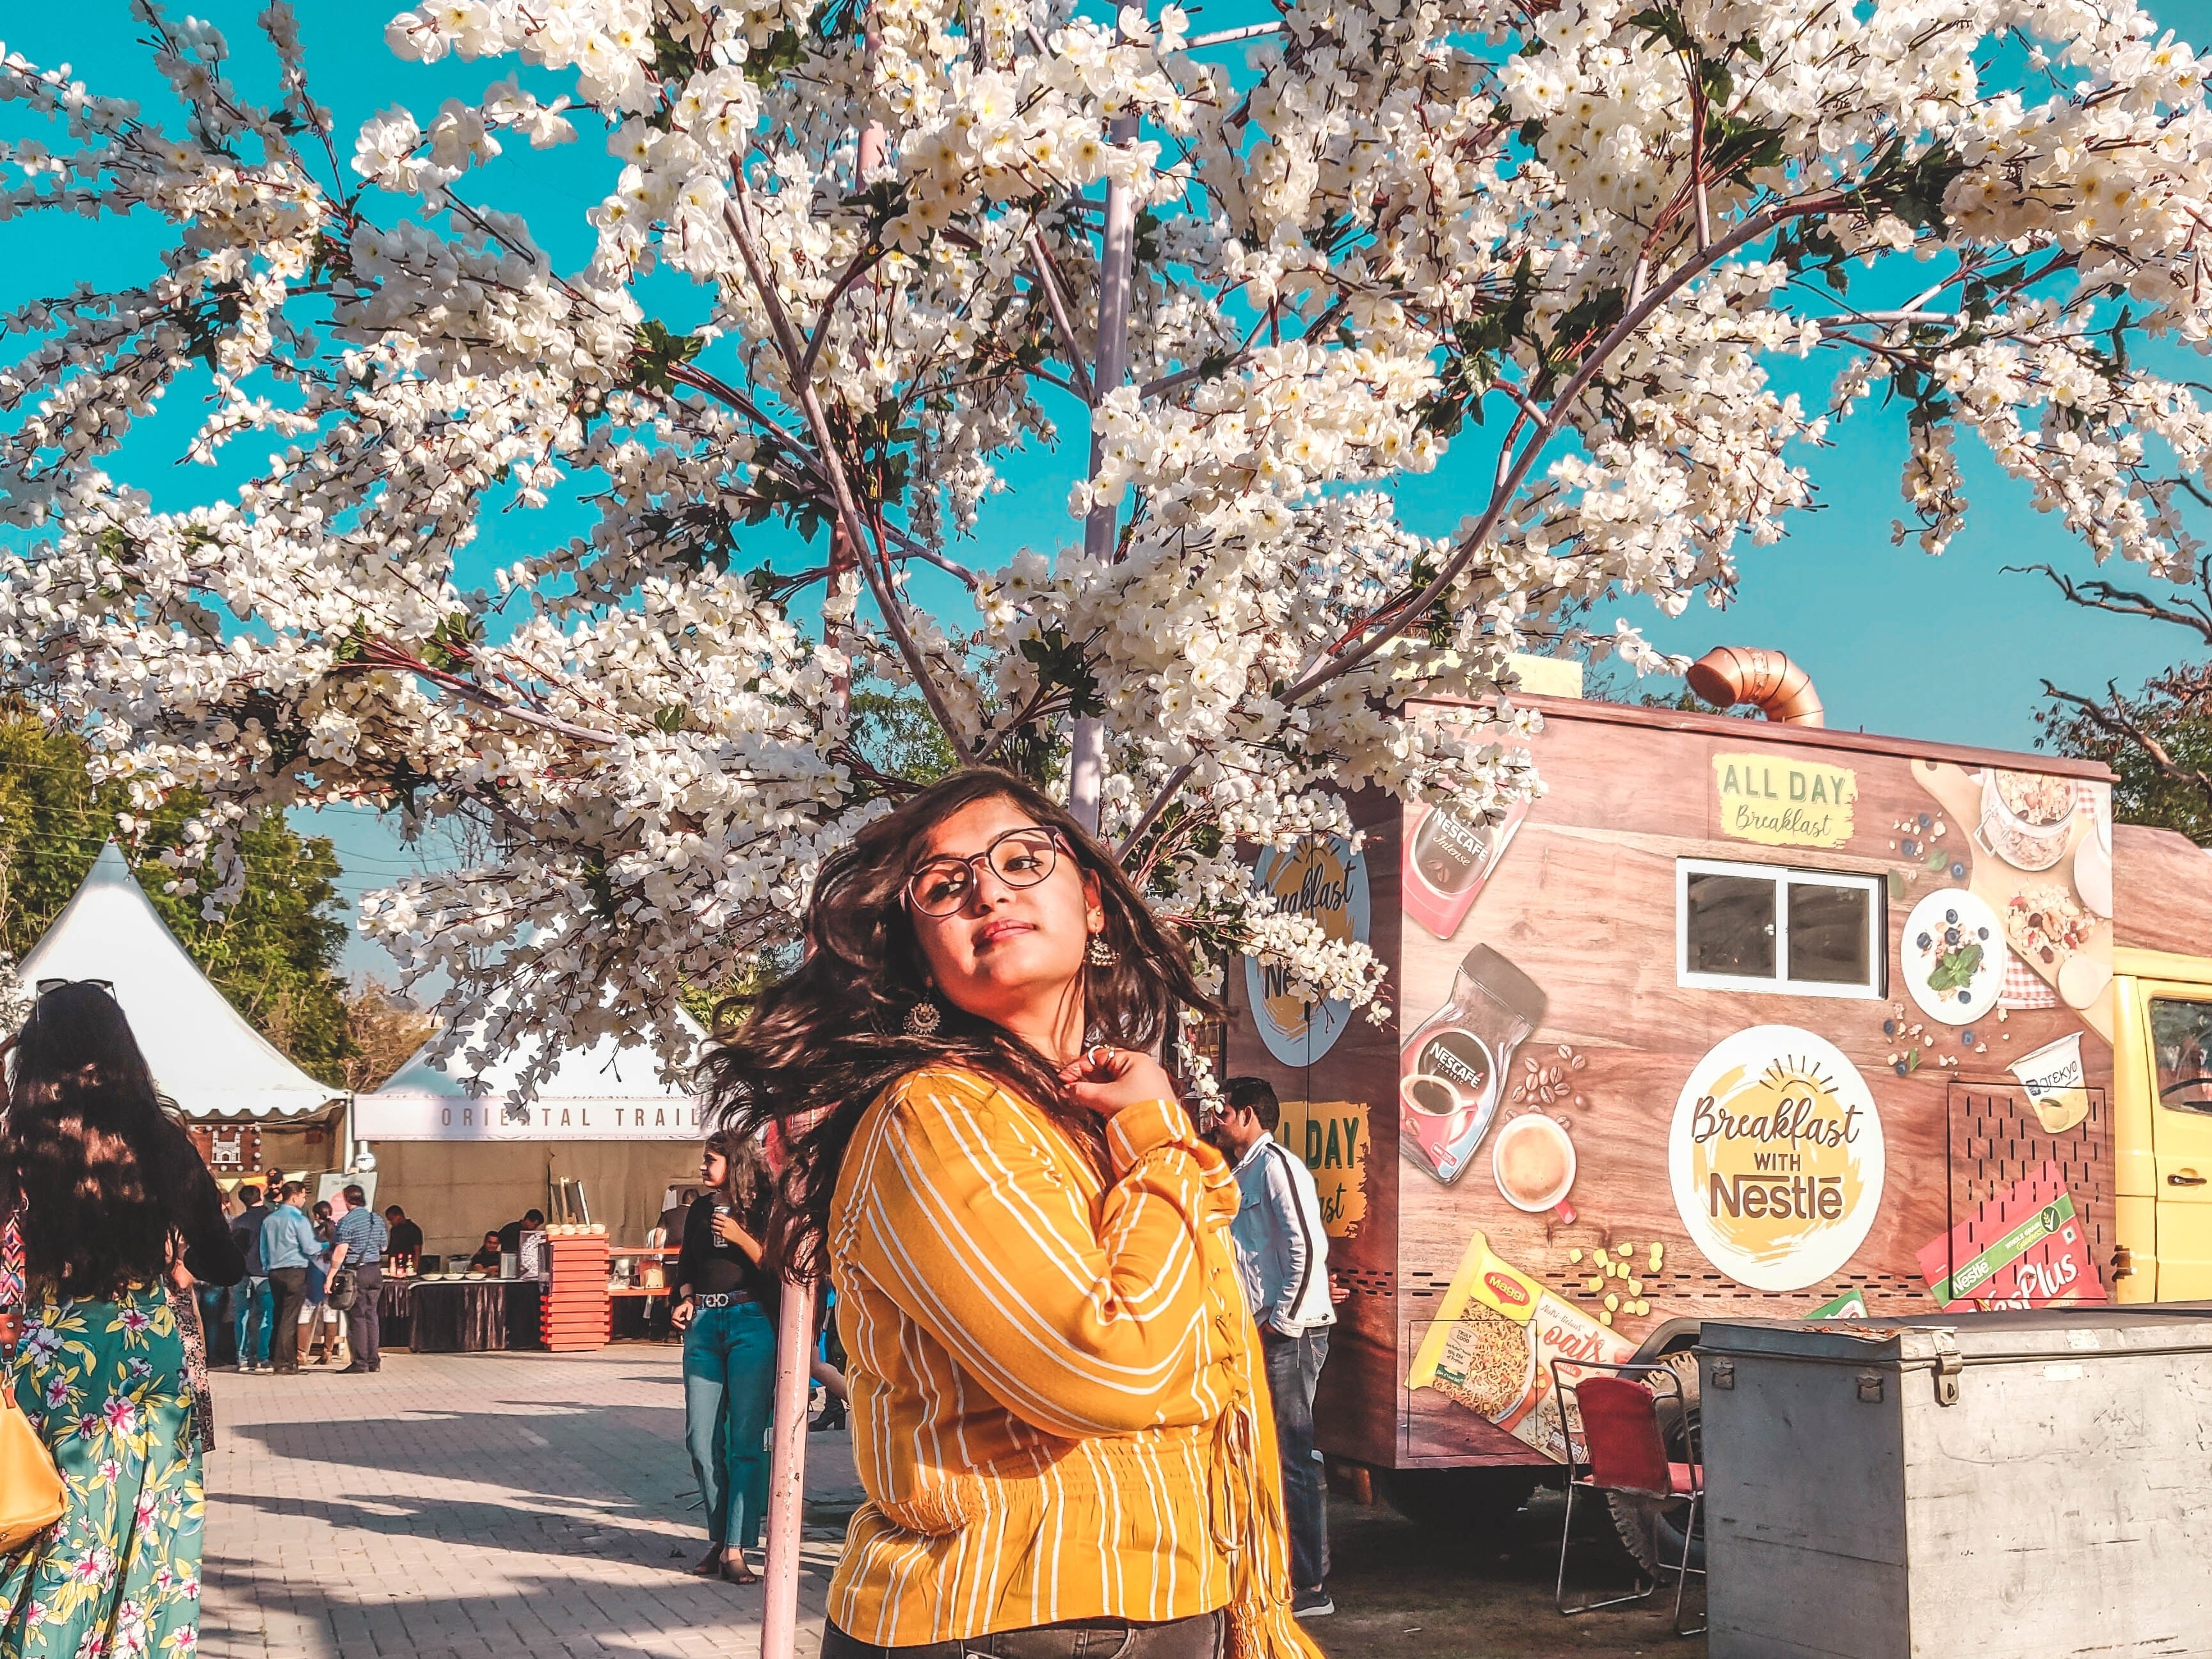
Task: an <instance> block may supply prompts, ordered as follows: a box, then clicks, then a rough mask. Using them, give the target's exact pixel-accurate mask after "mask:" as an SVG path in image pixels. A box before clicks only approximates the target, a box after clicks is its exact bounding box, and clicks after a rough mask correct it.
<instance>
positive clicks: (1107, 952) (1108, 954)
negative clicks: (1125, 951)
mask: <svg viewBox="0 0 2212 1659" xmlns="http://www.w3.org/2000/svg"><path fill="white" fill-rule="evenodd" d="M1083 959H1084V960H1085V962H1087V963H1090V964H1091V966H1092V967H1093V968H1111V967H1112V966H1113V965H1114V964H1115V963H1117V962H1119V961H1121V952H1120V951H1117V950H1115V948H1114V947H1113V946H1112V945H1109V944H1108V943H1107V942H1106V928H1105V924H1104V920H1103V918H1102V919H1101V921H1100V924H1099V928H1098V931H1097V933H1093V934H1092V935H1091V945H1090V948H1089V949H1088V950H1086V951H1084V953H1083Z"/></svg>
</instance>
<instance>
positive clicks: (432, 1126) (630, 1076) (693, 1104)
mask: <svg viewBox="0 0 2212 1659" xmlns="http://www.w3.org/2000/svg"><path fill="white" fill-rule="evenodd" d="M678 1019H679V1021H680V1024H681V1029H682V1032H683V1035H684V1037H685V1038H686V1039H688V1041H689V1042H690V1043H691V1044H692V1045H693V1046H694V1048H696V1046H697V1045H698V1044H700V1043H702V1042H705V1041H706V1036H707V1034H706V1032H705V1031H703V1030H701V1029H700V1026H699V1024H698V1022H697V1021H696V1020H693V1019H691V1018H688V1017H686V1016H683V1015H678ZM476 1036H477V1034H476V1033H475V1032H473V1031H472V1032H471V1033H469V1034H468V1036H465V1037H464V1038H463V1039H462V1041H461V1043H460V1046H459V1048H456V1049H455V1050H454V1052H453V1054H450V1055H449V1056H447V1058H446V1059H445V1060H434V1059H432V1058H431V1051H432V1049H433V1048H435V1046H436V1045H435V1042H433V1043H428V1044H425V1045H424V1046H423V1047H422V1048H421V1049H420V1050H418V1051H417V1052H416V1055H415V1057H414V1058H413V1059H412V1060H409V1061H408V1062H407V1063H406V1064H405V1065H404V1066H401V1067H400V1068H399V1069H398V1071H397V1072H395V1073H392V1077H391V1079H389V1080H388V1081H387V1082H386V1084H385V1085H384V1086H383V1087H382V1088H380V1089H379V1090H378V1091H376V1092H375V1093H374V1094H367V1095H357V1096H356V1097H355V1098H354V1108H353V1109H354V1133H355V1135H356V1137H357V1138H358V1139H362V1140H368V1141H377V1140H696V1139H698V1138H699V1136H700V1135H701V1133H702V1128H701V1123H700V1106H699V1103H698V1101H697V1100H696V1099H695V1098H694V1097H693V1096H692V1095H691V1093H690V1091H688V1090H686V1089H684V1088H683V1087H681V1086H678V1085H671V1084H668V1083H665V1082H663V1081H662V1080H661V1076H660V1064H659V1057H658V1056H657V1054H655V1053H654V1051H653V1048H650V1047H645V1046H632V1047H630V1048H623V1047H622V1046H621V1045H620V1043H619V1042H618V1041H617V1039H616V1038H615V1037H613V1036H603V1037H600V1038H599V1040H598V1041H597V1042H593V1043H592V1044H591V1045H590V1046H589V1047H588V1048H569V1049H566V1050H564V1051H562V1054H561V1055H560V1057H559V1059H558V1060H556V1062H555V1064H554V1066H553V1072H552V1075H551V1076H550V1077H548V1078H547V1079H545V1080H544V1082H543V1083H541V1084H540V1085H538V1090H537V1091H536V1093H535V1094H534V1095H532V1097H530V1098H529V1099H528V1100H525V1099H524V1098H523V1096H522V1091H521V1080H522V1074H523V1073H524V1071H525V1070H526V1068H527V1067H528V1066H529V1065H530V1063H531V1061H532V1060H533V1059H535V1058H536V1056H537V1054H538V1044H539V1042H541V1041H542V1039H538V1038H526V1039H524V1041H523V1042H522V1043H521V1044H520V1045H519V1046H518V1047H517V1048H515V1049H514V1050H513V1051H512V1052H510V1053H509V1054H507V1055H505V1056H504V1057H502V1058H501V1059H499V1060H495V1061H493V1062H492V1063H490V1064H489V1065H486V1066H480V1067H479V1066H472V1065H471V1063H470V1060H469V1053H470V1050H471V1048H474V1047H475V1046H476Z"/></svg>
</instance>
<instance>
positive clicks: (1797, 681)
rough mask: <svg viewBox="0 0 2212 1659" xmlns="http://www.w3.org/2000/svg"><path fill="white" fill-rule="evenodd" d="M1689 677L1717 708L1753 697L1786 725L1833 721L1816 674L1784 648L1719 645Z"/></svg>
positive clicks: (1772, 717) (1701, 696) (1768, 715)
mask: <svg viewBox="0 0 2212 1659" xmlns="http://www.w3.org/2000/svg"><path fill="white" fill-rule="evenodd" d="M1683 678H1686V679H1687V680H1688V681H1689V683H1690V690H1692V691H1694V692H1696V693H1697V694H1698V696H1699V699H1700V700H1701V701H1703V702H1709V703H1711V704H1712V705H1713V706H1714V707H1715V708H1729V707H1731V706H1732V705H1734V704H1735V703H1739V702H1747V703H1753V704H1755V705H1756V706H1757V707H1758V708H1759V711H1760V712H1761V713H1762V714H1765V716H1766V718H1767V719H1769V720H1777V721H1779V722H1780V723H1781V724H1783V725H1784V726H1826V724H1827V719H1826V715H1824V714H1822V713H1821V710H1820V693H1819V692H1817V691H1815V690H1814V689H1813V678H1812V676H1811V675H1809V674H1808V673H1807V672H1806V671H1804V670H1803V669H1802V668H1800V667H1799V666H1798V665H1796V663H1794V662H1792V661H1790V659H1789V658H1787V657H1785V656H1784V655H1783V654H1782V653H1780V652H1779V651H1761V650H1759V649H1757V648H1756V647H1752V646H1747V645H1722V646H1716V647H1714V648H1713V649H1712V650H1711V651H1708V652H1706V653H1705V655H1704V656H1702V657H1700V658H1699V659H1697V661H1695V662H1693V663H1692V664H1691V665H1690V670H1689V672H1688V673H1687V674H1686V675H1685V676H1684V677H1683Z"/></svg>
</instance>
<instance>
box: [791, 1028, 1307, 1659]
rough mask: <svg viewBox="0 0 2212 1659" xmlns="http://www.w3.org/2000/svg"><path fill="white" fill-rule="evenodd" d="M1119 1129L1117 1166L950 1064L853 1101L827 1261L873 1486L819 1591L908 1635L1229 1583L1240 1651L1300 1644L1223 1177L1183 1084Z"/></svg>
mask: <svg viewBox="0 0 2212 1659" xmlns="http://www.w3.org/2000/svg"><path fill="white" fill-rule="evenodd" d="M1107 1142H1108V1147H1109V1152H1110V1154H1111V1158H1112V1162H1113V1178H1112V1180H1111V1182H1110V1184H1109V1181H1108V1180H1107V1179H1106V1178H1105V1177H1104V1176H1103V1175H1102V1174H1101V1172H1100V1171H1099V1170H1098V1169H1097V1167H1096V1165H1095V1164H1093V1163H1092V1161H1091V1158H1089V1157H1088V1156H1087V1155H1086V1154H1085V1152H1083V1150H1082V1149H1081V1148H1080V1147H1079V1146H1076V1145H1075V1144H1074V1143H1073V1141H1072V1140H1071V1139H1069V1138H1068V1137H1067V1136H1066V1134H1065V1133H1063V1132H1062V1131H1061V1130H1060V1128H1059V1127H1057V1126H1056V1125H1054V1123H1053V1122H1052V1121H1051V1120H1050V1119H1049V1118H1048V1117H1046V1116H1045V1115H1044V1114H1043V1113H1042V1112H1040V1111H1038V1110H1037V1109H1036V1108H1035V1107H1034V1106H1032V1105H1031V1104H1030V1103H1029V1102H1027V1101H1025V1100H1024V1099H1022V1098H1021V1097H1018V1096H1017V1095H1015V1094H1013V1093H1012V1092H1011V1091H1008V1090H1006V1089H1005V1088H1003V1087H1001V1086H1000V1085H998V1084H996V1083H994V1082H993V1081H992V1080H990V1079H987V1078H985V1077H982V1076H980V1075H978V1074H976V1073H971V1072H967V1071H963V1070H957V1069H950V1068H945V1069H932V1070H927V1071H921V1072H915V1073H910V1074H908V1076H907V1077H905V1078H903V1079H901V1080H900V1081H899V1082H898V1083H897V1084H896V1085H893V1086H892V1087H891V1088H890V1089H889V1090H887V1091H885V1092H884V1096H883V1097H882V1098H881V1099H879V1100H878V1101H877V1103H875V1105H874V1106H873V1107H872V1108H871V1109H870V1110H869V1111H868V1113H867V1114H866V1116H864V1117H863V1118H862V1119H861V1121H860V1126H859V1127H858V1128H857V1129H856V1131H855V1132H854V1137H853V1140H852V1144H851V1146H850V1148H849V1149H848V1152H847V1154H846V1158H845V1162H844V1168H843V1170H842V1173H841V1175H840V1177H839V1180H838V1183H837V1192H836V1199H835V1200H834V1202H833V1204H832V1206H831V1212H830V1265H831V1275H832V1278H833V1280H834V1282H835V1283H836V1288H837V1307H838V1323H839V1330H840V1333H841V1334H842V1337H843V1339H844V1342H845V1347H846V1352H847V1353H848V1356H849V1358H850V1370H848V1381H849V1382H850V1383H851V1385H852V1390H853V1411H852V1422H853V1426H854V1454H855V1457H856V1460H857V1462H858V1463H859V1466H860V1479H861V1483H862V1485H863V1486H865V1487H866V1490H867V1493H868V1498H869V1501H868V1503H867V1504H865V1505H864V1506H863V1507H862V1508H861V1509H860V1511H859V1512H858V1513H857V1514H856V1515H854V1517H853V1523H852V1528H851V1531H850V1533H849V1534H848V1538H847V1547H846V1551H845V1555H844V1558H843V1559H842V1562H841V1563H840V1565H839V1566H838V1569H837V1573H836V1578H835V1580H834V1581H833V1583H832V1584H831V1586H830V1592H829V1612H830V1616H831V1618H832V1619H834V1620H836V1624H837V1626H838V1627H839V1628H840V1629H842V1630H843V1631H845V1632H847V1633H848V1635H851V1636H853V1637H854V1638H857V1639H859V1640H860V1641H863V1642H868V1643H876V1644H884V1645H888V1646H907V1645H911V1644H918V1643H924V1642H940V1641H947V1640H951V1639H956V1638H964V1637H977V1636H983V1635H987V1634H990V1633H992V1632H997V1631H1004V1630H1016V1629H1020V1628H1022V1627H1024V1626H1030V1625H1041V1624H1050V1623H1054V1622H1057V1621H1060V1620H1071V1619H1088V1618H1126V1619H1130V1620H1144V1621H1148V1622H1149V1621H1156V1620H1168V1619H1179V1618H1184V1617H1188V1616H1190V1615H1192V1614H1196V1613H1211V1612H1213V1611H1215V1610H1217V1609H1219V1608H1224V1607H1225V1608H1227V1609H1228V1610H1229V1612H1230V1650H1231V1655H1232V1656H1233V1659H1316V1650H1315V1649H1314V1648H1313V1646H1312V1644H1310V1642H1309V1641H1308V1640H1307V1639H1306V1638H1305V1636H1304V1632H1302V1631H1301V1630H1300V1629H1299V1627H1298V1626H1297V1623H1296V1621H1294V1620H1292V1619H1291V1617H1290V1614H1289V1589H1288V1586H1289V1570H1288V1555H1287V1551H1286V1549H1285V1545H1284V1538H1283V1522H1282V1501H1281V1495H1280V1488H1279V1473H1278V1469H1277V1462H1276V1455H1275V1448H1274V1434H1273V1423H1272V1421H1271V1417H1270V1413H1269V1412H1268V1410H1267V1401H1266V1398H1265V1395H1264V1392H1263V1391H1264V1389H1265V1386H1266V1384H1265V1383H1264V1380H1263V1378H1262V1376H1261V1368H1260V1366H1259V1364H1258V1361H1257V1347H1258V1343H1257V1338H1256V1336H1255V1333H1254V1331H1253V1328H1252V1322H1251V1319H1250V1317H1249V1315H1248V1314H1247V1313H1246V1311H1245V1309H1244V1304H1243V1292H1242V1290H1241V1287H1240V1285H1239V1284H1238V1282H1237V1274H1236V1271H1235V1268H1234V1267H1233V1265H1232V1262H1233V1257H1232V1255H1231V1247H1230V1244H1229V1238H1228V1232H1229V1225H1230V1223H1231V1220H1232V1219H1233V1218H1234V1217H1235V1215H1236V1212H1237V1185H1236V1179H1235V1176H1233V1175H1232V1174H1231V1172H1230V1170H1229V1169H1228V1167H1227V1166H1226V1164H1225V1163H1224V1162H1223V1160H1222V1158H1221V1157H1220V1156H1219V1154H1218V1153H1217V1152H1214V1151H1213V1149H1212V1147H1210V1146H1206V1144H1205V1143H1204V1142H1202V1141H1200V1139H1198V1138H1197V1136H1196V1135H1195V1134H1194V1133H1193V1131H1192V1128H1191V1126H1190V1124H1189V1121H1188V1119H1187V1118H1186V1117H1185V1116H1184V1115H1183V1113H1182V1109H1180V1108H1179V1107H1177V1106H1176V1104H1175V1103H1173V1102H1171V1101H1147V1102H1145V1103H1141V1104H1139V1105H1135V1106H1131V1107H1128V1108H1127V1109H1124V1110H1122V1111H1121V1112H1120V1113H1118V1114H1117V1115H1115V1117H1114V1118H1113V1119H1112V1121H1110V1122H1109V1124H1108V1126H1107ZM1224 1515H1226V1516H1231V1517H1232V1519H1231V1521H1230V1522H1227V1523H1224V1522H1222V1521H1221V1519H1220V1518H1219V1517H1220V1516H1224Z"/></svg>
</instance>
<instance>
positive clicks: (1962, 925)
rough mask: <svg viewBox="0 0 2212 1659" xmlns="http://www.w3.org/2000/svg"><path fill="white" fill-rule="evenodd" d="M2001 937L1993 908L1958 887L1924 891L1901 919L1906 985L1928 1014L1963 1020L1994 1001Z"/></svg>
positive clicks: (1999, 982)
mask: <svg viewBox="0 0 2212 1659" xmlns="http://www.w3.org/2000/svg"><path fill="white" fill-rule="evenodd" d="M2005 948H2006V947H2005V936H2004V928H2003V926H2002V924H2001V923H2000V922H1999V921H1997V913H1996V911H1994V910H1992V909H1990V907H1989V906H1988V905H1987V904H1985V903H1984V902H1982V901H1981V900H1980V899H1978V898H1976V897H1975V896H1973V895H1972V893H1970V892H1968V891H1967V890H1966V889H1965V888H1963V887H1946V888H1944V889H1942V890H1941V891H1939V892H1934V893H1930V894H1929V896H1927V897H1926V898H1924V899H1923V900H1921V901H1920V902H1919V903H1917V904H1916V905H1914V906H1913V907H1912V914H1911V915H1909V916H1907V917H1906V918H1905V937H1904V939H1902V940H1901V941H1900V942H1899V945H1898V952H1897V953H1898V956H1899V966H1900V967H1901V968H1902V969H1904V973H1905V989H1906V990H1908V991H1910V992H1911V993H1912V1000H1913V1001H1915V1002H1917V1003H1918V1004H1919V1005H1920V1009H1921V1012H1923V1013H1924V1014H1926V1015H1928V1016H1929V1018H1931V1019H1940V1020H1942V1022H1943V1023H1944V1024H1946V1025H1965V1024H1968V1023H1969V1022H1971V1021H1973V1020H1977V1019H1979V1018H1981V1017H1982V1016H1983V1015H1984V1014H1986V1013H1987V1012H1989V1011H1990V1009H1992V1008H1994V1007H1996V1006H1997V993H1998V992H1999V991H2000V990H2002V988H2003V986H2004V965H2005Z"/></svg>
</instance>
